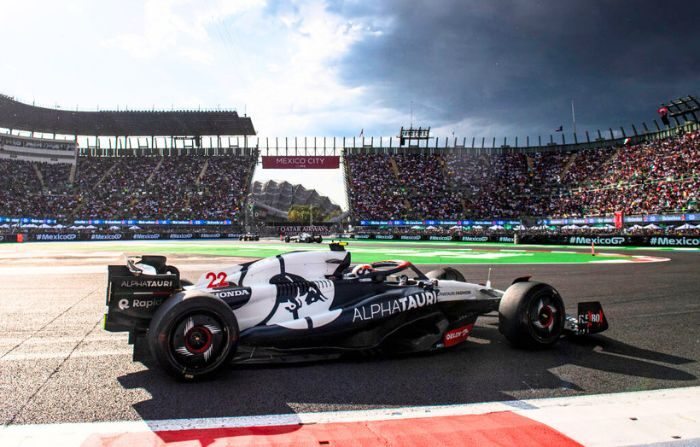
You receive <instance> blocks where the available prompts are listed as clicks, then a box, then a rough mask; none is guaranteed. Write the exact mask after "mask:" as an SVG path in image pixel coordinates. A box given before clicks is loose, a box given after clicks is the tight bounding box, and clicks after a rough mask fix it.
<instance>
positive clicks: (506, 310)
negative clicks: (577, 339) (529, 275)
mask: <svg viewBox="0 0 700 447" xmlns="http://www.w3.org/2000/svg"><path fill="white" fill-rule="evenodd" d="M565 318H566V314H565V312H564V301H563V300H562V299H561V296H560V295H559V292H557V291H556V289H554V287H552V286H550V285H549V284H544V283H540V282H519V283H515V284H513V285H512V286H510V287H508V289H507V290H506V292H505V294H504V295H503V298H501V302H500V304H499V306H498V330H499V331H500V332H501V333H502V334H503V335H504V336H505V337H506V339H508V341H509V342H510V343H511V344H512V345H513V346H516V347H520V348H530V349H533V348H544V347H548V346H551V345H553V344H554V343H556V342H557V340H559V337H561V334H562V332H563V331H564V321H565Z"/></svg>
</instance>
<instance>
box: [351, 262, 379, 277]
mask: <svg viewBox="0 0 700 447" xmlns="http://www.w3.org/2000/svg"><path fill="white" fill-rule="evenodd" d="M373 271H374V268H373V267H372V266H371V265H369V264H358V265H356V266H355V267H354V268H353V269H352V274H353V275H355V276H367V275H369V274H370V273H372V272H373Z"/></svg>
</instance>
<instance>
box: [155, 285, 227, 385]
mask: <svg viewBox="0 0 700 447" xmlns="http://www.w3.org/2000/svg"><path fill="white" fill-rule="evenodd" d="M148 345H149V348H150V350H151V354H152V355H153V357H154V358H155V359H156V360H157V361H158V363H159V364H160V366H161V367H162V368H163V369H164V370H165V371H166V372H167V373H169V374H171V375H173V376H175V377H176V378H178V379H182V380H196V379H201V378H204V377H207V376H211V375H213V374H215V373H216V372H218V371H219V370H220V369H221V367H222V366H224V365H226V364H227V363H228V362H229V360H230V359H231V357H232V356H233V354H234V353H235V352H236V348H237V346H238V321H237V320H236V316H235V315H234V314H233V312H232V311H231V308H229V306H228V305H227V304H226V303H224V302H223V301H222V300H221V299H219V298H217V297H214V296H211V295H206V294H202V293H188V292H183V293H178V294H176V295H174V296H172V297H171V298H169V299H168V300H167V301H166V302H165V303H163V304H162V305H161V306H160V307H159V308H158V310H157V311H156V313H155V315H154V316H153V319H152V320H151V324H150V326H149V328H148Z"/></svg>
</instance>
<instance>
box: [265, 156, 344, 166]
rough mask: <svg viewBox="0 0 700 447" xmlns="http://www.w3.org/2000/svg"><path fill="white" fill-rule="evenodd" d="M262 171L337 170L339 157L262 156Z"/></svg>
mask: <svg viewBox="0 0 700 447" xmlns="http://www.w3.org/2000/svg"><path fill="white" fill-rule="evenodd" d="M262 165H263V169H338V167H339V166H340V157H338V156H337V155H327V156H315V157H307V156H284V157H281V156H280V157H275V156H263V157H262Z"/></svg>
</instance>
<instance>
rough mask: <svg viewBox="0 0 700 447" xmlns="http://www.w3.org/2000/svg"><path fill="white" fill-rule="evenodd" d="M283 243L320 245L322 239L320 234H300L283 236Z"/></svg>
mask: <svg viewBox="0 0 700 447" xmlns="http://www.w3.org/2000/svg"><path fill="white" fill-rule="evenodd" d="M284 241H285V242H299V243H304V244H311V243H312V242H316V243H319V244H320V243H321V242H323V237H322V236H321V235H320V234H315V235H314V234H311V233H301V234H297V235H295V236H285V237H284Z"/></svg>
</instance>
